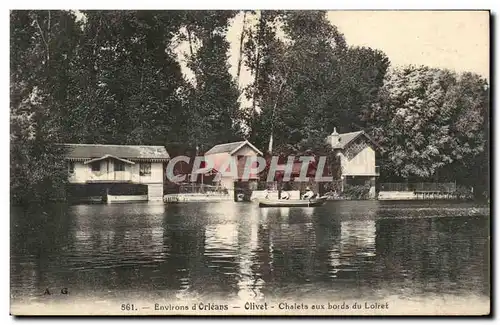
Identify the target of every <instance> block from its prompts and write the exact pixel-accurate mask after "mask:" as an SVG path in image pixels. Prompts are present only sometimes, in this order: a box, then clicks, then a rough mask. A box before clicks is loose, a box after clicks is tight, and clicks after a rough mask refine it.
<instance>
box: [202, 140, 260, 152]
mask: <svg viewBox="0 0 500 325" xmlns="http://www.w3.org/2000/svg"><path fill="white" fill-rule="evenodd" d="M245 144H246V145H248V146H250V147H251V148H252V149H253V150H255V151H257V152H258V153H259V154H261V155H262V152H260V150H259V149H257V148H256V147H255V146H254V145H253V144H251V143H250V142H248V141H238V142H231V143H223V144H218V145H216V146H213V147H212V149H210V150H208V151H207V152H206V153H205V155H213V154H217V153H233V152H234V151H235V150H237V149H238V148H241V147H243V146H244V145H245Z"/></svg>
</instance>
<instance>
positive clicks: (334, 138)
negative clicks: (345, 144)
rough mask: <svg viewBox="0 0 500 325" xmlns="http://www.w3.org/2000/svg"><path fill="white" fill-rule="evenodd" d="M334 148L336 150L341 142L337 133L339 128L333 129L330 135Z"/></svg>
mask: <svg viewBox="0 0 500 325" xmlns="http://www.w3.org/2000/svg"><path fill="white" fill-rule="evenodd" d="M330 139H331V145H332V148H336V147H337V145H338V144H339V142H340V137H339V134H338V133H337V128H336V127H334V128H333V133H332V134H331V135H330Z"/></svg>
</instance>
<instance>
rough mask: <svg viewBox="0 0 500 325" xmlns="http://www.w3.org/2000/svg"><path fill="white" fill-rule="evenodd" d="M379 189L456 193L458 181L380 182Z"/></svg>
mask: <svg viewBox="0 0 500 325" xmlns="http://www.w3.org/2000/svg"><path fill="white" fill-rule="evenodd" d="M378 188H379V191H387V192H441V193H454V192H456V190H457V184H456V183H380V184H379V186H378Z"/></svg>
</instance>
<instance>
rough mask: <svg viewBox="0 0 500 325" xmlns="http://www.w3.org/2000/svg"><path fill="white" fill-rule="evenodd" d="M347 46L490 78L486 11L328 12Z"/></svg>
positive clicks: (400, 62) (394, 62) (403, 61)
mask: <svg viewBox="0 0 500 325" xmlns="http://www.w3.org/2000/svg"><path fill="white" fill-rule="evenodd" d="M328 18H329V20H330V21H331V22H332V24H334V25H336V26H337V27H338V28H339V30H340V31H341V32H342V33H343V34H344V36H345V38H346V41H347V43H348V44H349V45H360V46H369V47H372V48H377V49H379V50H382V51H383V52H385V54H386V55H387V56H388V57H389V59H390V60H391V63H392V65H396V66H400V65H408V64H415V65H427V66H431V67H437V68H448V69H451V70H455V71H457V72H463V71H470V72H476V73H478V74H480V75H482V76H483V77H485V78H488V79H489V51H490V50H489V12H487V11H352V12H345V11H343V12H342V11H331V12H329V13H328Z"/></svg>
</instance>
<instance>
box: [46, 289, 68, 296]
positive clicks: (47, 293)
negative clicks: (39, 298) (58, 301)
mask: <svg viewBox="0 0 500 325" xmlns="http://www.w3.org/2000/svg"><path fill="white" fill-rule="evenodd" d="M61 294H62V295H67V294H69V291H68V288H62V289H61ZM43 295H44V296H46V295H52V292H51V291H50V290H49V288H46V289H45V292H44V293H43Z"/></svg>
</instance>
